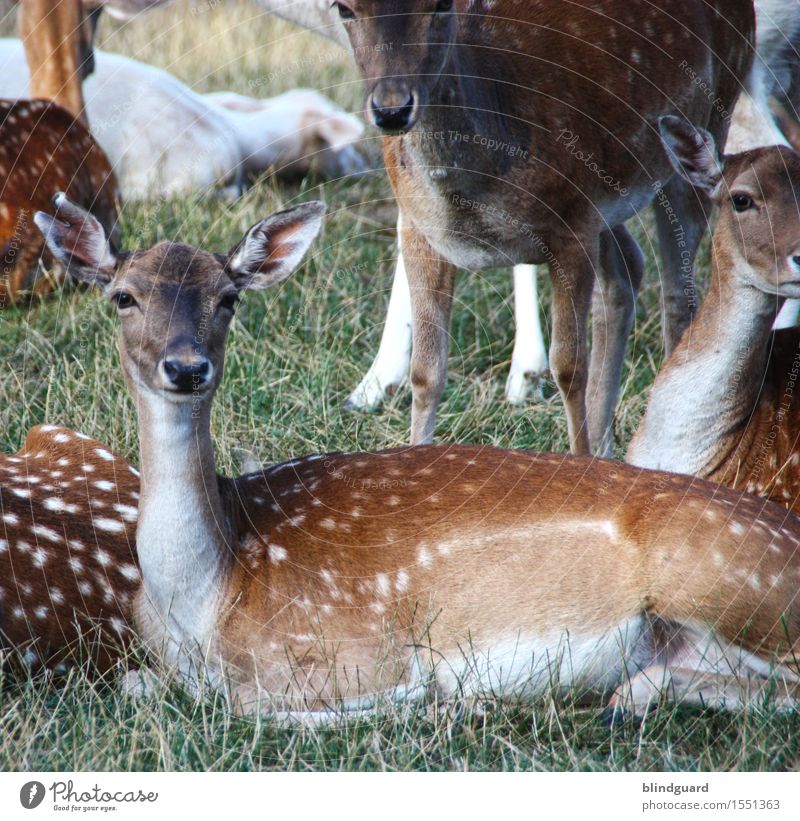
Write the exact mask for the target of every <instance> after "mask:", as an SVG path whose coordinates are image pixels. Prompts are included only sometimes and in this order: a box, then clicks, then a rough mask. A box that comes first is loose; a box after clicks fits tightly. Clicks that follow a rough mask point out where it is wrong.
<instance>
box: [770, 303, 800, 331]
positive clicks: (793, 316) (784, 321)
mask: <svg viewBox="0 0 800 821" xmlns="http://www.w3.org/2000/svg"><path fill="white" fill-rule="evenodd" d="M798 314H800V299H787V300H786V302H784V303H783V308H781V310H780V312H779V313H778V316H776V317H775V323H774V324H773V326H772V327H773V328H774V329H775V330H776V331H779V330H780V329H781V328H794V326H795V325H797V317H798Z"/></svg>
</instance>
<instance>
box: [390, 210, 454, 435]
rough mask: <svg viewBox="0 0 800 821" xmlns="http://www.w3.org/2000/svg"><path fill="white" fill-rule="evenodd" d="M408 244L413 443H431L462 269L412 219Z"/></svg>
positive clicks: (406, 232)
mask: <svg viewBox="0 0 800 821" xmlns="http://www.w3.org/2000/svg"><path fill="white" fill-rule="evenodd" d="M402 247H403V256H404V258H405V265H406V274H407V276H408V284H409V288H410V289H411V315H412V323H411V325H412V337H413V349H412V353H411V389H412V394H413V400H412V405H411V444H412V445H425V444H428V443H430V442H431V441H433V429H434V426H435V424H436V409H437V408H438V406H439V400H440V399H441V397H442V392H443V391H444V386H445V383H446V382H447V354H448V350H449V347H450V345H449V343H450V309H451V308H452V304H453V285H454V283H455V272H456V269H455V266H453V265H451V264H450V263H449V262H447V261H446V260H445V259H444V257H442V256H441V255H439V254H438V253H437V252H436V251H434V250H433V248H431V246H430V245H429V244H428V241H427V240H426V239H425V236H424V235H423V234H422V233H421V232H420V231H419V230H417V228H416V227H414V226H413V225H411V224H409V223H408V222H407V221H406V223H404V225H403V236H402Z"/></svg>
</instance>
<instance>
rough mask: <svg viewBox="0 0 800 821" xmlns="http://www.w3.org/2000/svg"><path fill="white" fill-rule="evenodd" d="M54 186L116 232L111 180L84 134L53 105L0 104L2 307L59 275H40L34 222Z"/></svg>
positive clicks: (38, 102) (47, 285)
mask: <svg viewBox="0 0 800 821" xmlns="http://www.w3.org/2000/svg"><path fill="white" fill-rule="evenodd" d="M59 188H63V189H64V190H65V191H67V192H68V193H69V194H70V196H71V197H73V198H74V199H75V201H76V202H79V203H80V204H81V205H82V206H83V207H84V208H87V209H89V210H90V211H91V212H92V213H93V214H95V216H96V217H97V218H98V219H99V220H100V222H101V223H102V225H103V226H104V228H105V230H106V231H108V232H111V235H116V230H115V224H116V218H117V203H116V200H117V190H116V179H115V177H114V172H113V171H112V169H111V166H110V165H109V162H108V159H107V158H106V156H105V154H104V153H103V151H102V149H101V148H100V147H99V146H98V145H97V144H96V143H95V141H94V140H93V139H92V136H91V134H90V133H89V130H88V129H87V128H86V127H85V126H84V125H83V124H82V123H80V122H78V121H77V120H74V119H73V118H72V115H71V114H70V113H69V112H67V111H66V110H65V109H63V108H61V107H60V106H58V105H55V104H54V103H50V102H47V101H45V100H17V101H9V100H0V264H2V272H0V273H1V276H0V308H4V307H7V306H8V305H9V304H10V303H13V302H14V301H16V300H17V299H18V298H19V297H20V296H21V295H22V294H23V293H28V292H33V293H36V294H42V293H45V292H46V291H48V290H50V289H52V287H53V286H54V284H55V283H56V282H57V280H58V277H59V276H60V274H58V273H56V274H55V275H54V276H48V277H43V276H38V273H39V269H38V260H39V257H40V255H41V253H42V251H43V249H44V247H45V246H44V242H43V240H42V236H41V234H40V233H39V231H38V230H37V229H36V226H35V225H34V223H33V214H34V212H35V211H36V210H38V209H47V208H49V207H50V199H51V197H52V192H53V190H54V189H59Z"/></svg>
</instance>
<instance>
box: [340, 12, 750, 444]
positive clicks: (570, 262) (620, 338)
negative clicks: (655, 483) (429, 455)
mask: <svg viewBox="0 0 800 821" xmlns="http://www.w3.org/2000/svg"><path fill="white" fill-rule="evenodd" d="M336 7H337V8H338V10H339V14H340V16H341V17H342V19H343V20H344V24H345V28H346V29H347V31H348V35H349V37H350V42H351V45H352V47H353V52H354V54H355V59H356V63H357V65H358V67H359V70H360V72H361V74H362V76H363V78H364V80H365V83H366V107H367V110H368V111H369V112H370V117H371V119H372V121H373V122H374V123H375V125H377V126H378V127H379V128H380V129H381V130H382V131H383V132H384V133H385V134H386V135H387V136H386V137H385V140H384V155H385V159H386V166H387V170H388V172H389V176H390V179H391V182H392V187H393V189H394V192H395V194H396V196H397V199H398V204H399V207H400V212H401V215H402V218H403V235H402V248H403V253H404V260H405V268H406V272H407V274H408V280H409V283H410V287H411V303H412V313H413V339H414V342H413V354H412V362H411V384H412V390H413V404H412V416H411V442H412V443H414V444H420V443H424V442H429V441H431V439H432V436H433V429H434V422H435V414H436V408H437V405H438V403H439V399H440V397H441V394H442V391H443V389H444V385H445V381H446V372H447V349H448V327H449V317H450V308H451V304H452V291H453V282H454V278H455V266H456V265H459V266H461V267H465V268H469V269H471V270H475V269H484V268H487V267H495V266H505V265H509V264H519V263H545V262H546V263H548V264H549V268H550V274H551V279H552V282H553V307H552V311H553V341H552V347H551V351H550V364H551V370H552V372H553V375H554V378H555V380H556V383H557V385H558V387H559V390H560V392H561V395H562V397H563V399H564V403H565V406H566V412H567V425H568V431H569V439H570V445H571V448H572V450H573V452H575V453H588V452H589V450H590V443H591V445H592V446H593V447H594V448H596V449H598V450H600V451H606V450H608V448H609V447H610V431H611V421H612V418H613V410H614V406H615V404H616V398H617V394H618V391H619V381H620V373H621V367H622V359H623V355H624V349H625V343H626V339H627V336H628V333H629V331H630V328H631V324H632V321H633V307H634V305H633V299H632V296H634V295H635V294H636V292H637V290H638V287H639V283H640V280H641V276H642V269H643V265H642V258H641V253H640V251H639V248H638V246H637V245H636V243H635V241H634V240H633V238H632V237H631V236H630V234H629V233H628V231H627V230H626V229H625V227H624V222H625V220H627V219H628V218H629V217H631V216H633V215H634V214H636V213H637V212H638V211H639V210H641V209H642V208H643V207H644V206H645V205H647V204H649V203H650V202H652V201H653V199H654V196H655V192H656V191H657V190H659V189H660V185H659V184H658V183H659V181H660V180H662V179H664V178H666V179H667V182H666V183H665V185H664V189H663V190H664V191H665V192H666V195H667V196H668V197H669V201H670V203H671V204H672V209H673V213H675V214H676V215H677V217H678V219H679V221H680V224H681V225H682V227H683V229H684V230H683V231H682V233H681V235H680V236H677V235H676V234H675V231H674V227H673V226H672V225H671V224H670V222H669V217H668V215H666V214H665V212H664V209H657V210H656V214H657V224H658V231H659V237H660V240H661V246H662V253H663V255H664V258H665V270H666V282H665V291H666V295H665V309H664V313H665V322H664V326H665V335H666V346H667V349H668V350H670V351H671V350H672V348H673V347H674V345H675V344H676V343H677V341H678V339H679V338H680V335H681V333H682V331H683V329H684V328H685V327H686V325H687V324H688V322H689V319H690V316H691V313H692V308H693V304H694V299H695V297H694V284H693V268H692V265H693V260H694V256H695V252H696V249H697V245H698V243H699V241H700V238H701V237H702V234H703V231H704V227H705V211H706V208H707V205H708V203H707V202H706V200H705V198H704V196H702V195H698V193H697V192H696V191H694V190H692V188H691V187H690V186H688V185H687V184H686V183H685V182H684V181H683V180H682V179H681V178H680V177H678V176H675V175H673V174H672V171H671V167H670V165H669V160H668V159H667V157H666V155H665V154H664V152H663V149H662V148H661V144H660V142H659V139H658V130H657V118H658V116H660V115H662V114H665V113H670V112H673V111H679V112H681V113H682V114H683V115H684V116H686V117H687V118H688V119H690V120H691V121H692V122H694V123H696V124H698V125H702V126H707V127H708V129H709V131H710V132H711V133H712V134H714V136H715V137H716V138H717V139H719V140H720V142H721V143H724V140H725V137H726V134H727V130H728V121H729V117H730V112H731V111H732V110H733V105H734V103H735V101H736V97H737V95H738V92H739V89H740V87H741V86H742V84H743V83H744V82H745V81H746V79H747V77H748V73H749V70H750V66H751V62H752V46H753V43H752V36H753V31H754V16H753V8H752V3H750V2H745V0H736V2H730V0H727V1H726V2H724V3H723V2H722V0H716V1H715V2H702V0H680V2H673V3H671V4H670V7H669V13H666V12H663V11H661V10H660V9H659V8H657V7H656V6H654V5H653V4H652V3H649V2H645V0H641V1H639V0H635V1H634V2H627V3H624V4H621V3H618V2H616V0H583V2H578V3H574V4H572V5H571V6H570V13H569V14H565V13H564V8H563V3H561V2H559V0H540V2H537V3H530V4H521V3H512V2H510V0H497V2H493V3H491V4H490V3H485V2H483V0H474V2H467V0H460V2H456V3H454V2H452V0H438V2H436V1H435V0H416V2H414V3H407V4H405V5H404V6H403V11H402V12H398V11H397V5H396V4H393V3H389V2H388V0H352V2H350V0H347V1H346V2H344V1H343V2H337V3H336ZM488 55H491V59H489V57H488ZM694 78H699V79H700V81H701V83H702V84H703V85H704V87H705V88H707V90H708V93H698V92H697V86H696V84H695V81H694ZM595 273H597V276H598V288H597V291H596V294H595V297H594V324H593V339H594V353H593V355H592V361H591V364H589V363H588V353H587V339H586V322H587V317H588V313H589V308H590V304H591V303H592V291H593V288H594V283H595ZM587 380H588V386H589V397H590V400H591V402H590V404H589V418H588V428H587V424H586V422H587V419H586V407H587V403H586V398H587Z"/></svg>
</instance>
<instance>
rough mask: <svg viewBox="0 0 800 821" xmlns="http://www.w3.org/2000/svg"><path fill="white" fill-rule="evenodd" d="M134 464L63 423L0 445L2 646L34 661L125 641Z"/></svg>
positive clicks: (128, 634) (133, 587) (114, 653)
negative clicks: (13, 446)
mask: <svg viewBox="0 0 800 821" xmlns="http://www.w3.org/2000/svg"><path fill="white" fill-rule="evenodd" d="M137 476H138V473H137V472H136V470H135V469H134V468H133V467H131V466H130V465H129V464H128V463H127V462H126V461H125V460H124V459H122V458H120V457H119V456H116V455H115V454H114V453H112V452H111V451H110V450H108V449H107V448H106V447H105V446H103V445H101V444H100V443H99V442H96V441H94V440H93V439H90V438H89V437H88V436H84V435H83V434H81V433H75V432H73V431H71V430H69V429H67V428H62V427H56V426H53V425H41V426H39V427H36V428H33V429H32V430H31V431H30V433H29V434H28V436H27V438H26V440H25V444H24V445H23V447H22V449H21V450H19V451H18V452H17V453H16V454H14V455H13V456H6V455H0V649H1V650H2V651H3V656H7V657H9V659H11V660H13V659H14V658H15V657H21V659H22V661H23V662H25V663H27V664H28V665H30V666H32V667H38V666H45V667H49V668H52V667H55V666H58V665H59V664H63V663H66V662H85V661H92V662H93V663H94V664H95V665H96V666H97V667H98V668H99V669H100V670H105V669H108V668H110V667H111V666H113V664H114V662H115V661H116V660H117V659H119V658H120V657H121V655H122V654H124V653H125V652H126V651H127V648H128V647H129V644H130V641H131V639H132V637H133V633H132V631H131V628H130V621H131V619H130V617H131V606H132V602H133V596H134V594H135V593H136V591H137V590H138V588H139V585H140V578H139V571H138V569H137V564H136V553H135V545H134V539H135V536H136V518H137V505H138V499H139V480H138V478H137Z"/></svg>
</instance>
